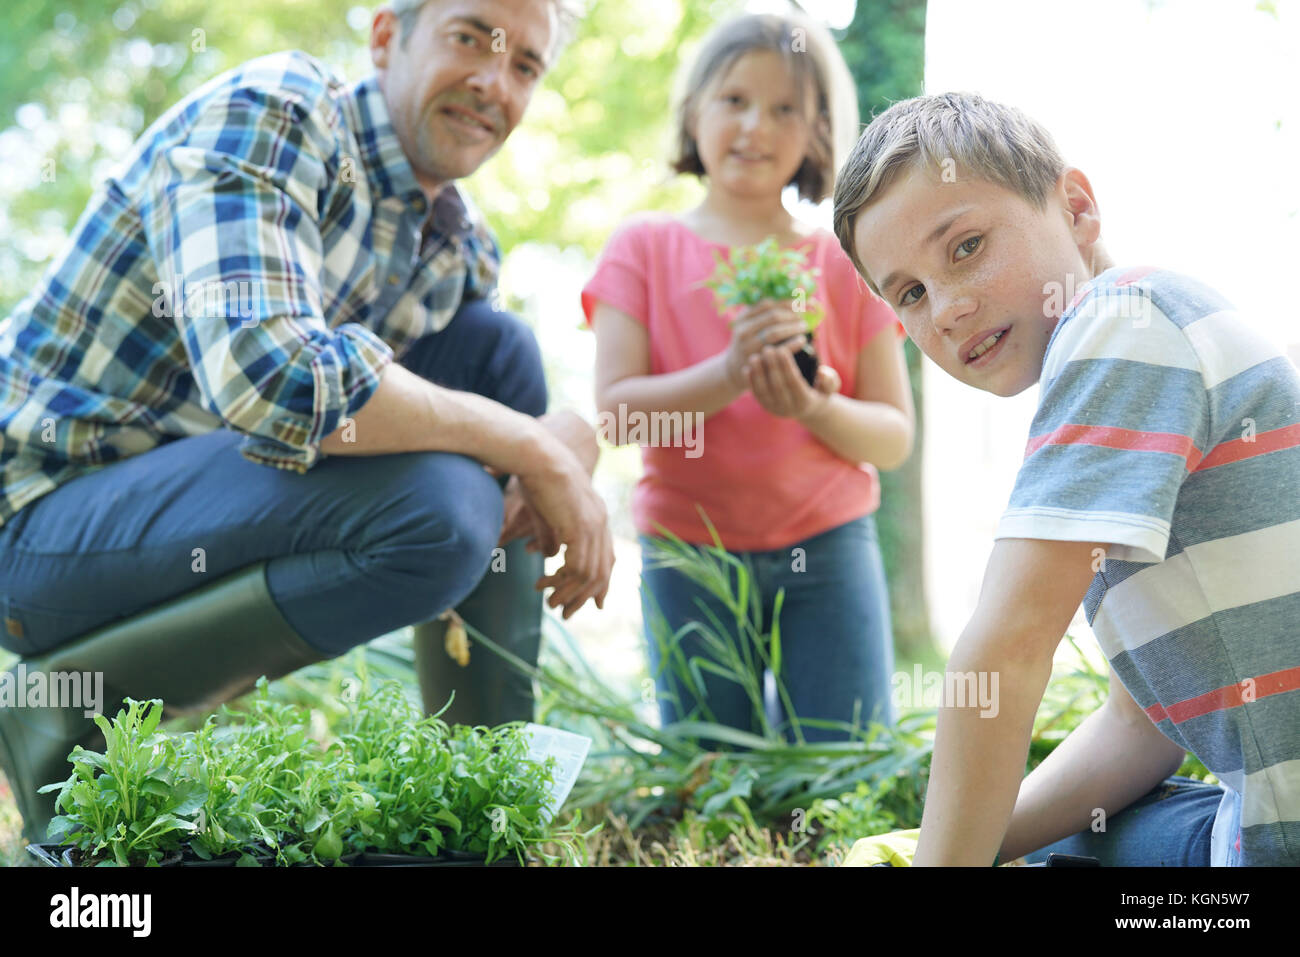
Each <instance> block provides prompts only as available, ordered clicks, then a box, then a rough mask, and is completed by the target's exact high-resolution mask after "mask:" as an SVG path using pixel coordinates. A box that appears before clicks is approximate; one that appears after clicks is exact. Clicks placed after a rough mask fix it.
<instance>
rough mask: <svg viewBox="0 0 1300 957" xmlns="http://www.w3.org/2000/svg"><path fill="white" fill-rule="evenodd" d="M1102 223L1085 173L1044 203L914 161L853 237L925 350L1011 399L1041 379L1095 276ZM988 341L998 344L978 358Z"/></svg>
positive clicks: (1069, 174)
mask: <svg viewBox="0 0 1300 957" xmlns="http://www.w3.org/2000/svg"><path fill="white" fill-rule="evenodd" d="M949 179H951V177H949ZM1100 229H1101V223H1100V219H1099V218H1098V216H1097V208H1096V205H1095V202H1094V201H1093V197H1092V188H1091V186H1090V185H1089V184H1088V180H1087V178H1086V177H1084V176H1083V174H1082V173H1080V172H1079V171H1078V170H1073V169H1071V170H1066V172H1065V173H1064V174H1062V176H1061V178H1060V179H1059V180H1058V181H1057V184H1056V188H1055V190H1054V191H1053V192H1052V193H1051V194H1050V195H1049V197H1048V201H1047V204H1046V207H1045V208H1044V209H1043V210H1041V211H1040V210H1038V209H1036V208H1035V207H1034V206H1033V204H1031V203H1029V202H1028V201H1027V200H1025V199H1024V198H1022V197H1021V196H1020V195H1019V194H1018V193H1015V192H1012V191H1011V190H1008V189H1006V188H1004V187H1002V186H998V185H996V184H994V183H990V182H988V181H986V180H981V179H975V178H973V177H969V176H965V175H963V174H961V173H960V172H959V173H958V175H957V179H956V182H944V181H943V177H942V175H941V174H938V173H937V172H931V171H928V170H924V169H913V170H911V171H905V172H903V173H900V174H899V177H898V179H897V180H896V181H895V182H894V183H892V184H891V185H889V186H888V187H886V189H885V190H884V192H883V194H882V195H881V196H880V197H879V198H877V199H874V200H872V202H871V203H870V204H868V205H867V206H866V207H864V208H863V209H862V210H861V211H860V212H859V213H858V217H857V222H856V223H855V224H854V231H853V239H854V245H855V248H856V250H857V254H858V258H859V259H860V260H861V261H862V264H863V268H864V269H865V270H866V273H867V275H868V276H869V277H870V279H871V280H872V282H873V283H874V284H875V285H876V287H877V288H878V289H879V290H880V294H881V295H882V296H883V297H884V299H885V301H886V302H888V303H889V304H890V306H892V307H893V309H894V311H895V312H896V313H898V318H899V320H900V321H901V322H902V323H903V327H904V328H905V329H906V330H907V334H908V335H909V336H911V338H912V341H913V342H915V343H916V344H917V346H918V347H919V348H920V349H921V351H922V352H924V353H925V354H926V355H927V356H929V357H930V358H931V359H933V360H934V361H935V362H936V363H937V364H938V365H939V366H940V367H941V368H942V369H943V370H944V371H945V372H947V373H948V374H949V375H951V376H952V377H953V378H955V379H958V380H960V381H961V382H965V383H967V384H968V385H972V386H974V387H975V388H977V389H983V390H984V391H985V392H992V393H993V394H994V395H1000V396H1011V395H1017V394H1018V393H1020V392H1023V391H1024V390H1025V389H1027V388H1029V387H1030V386H1031V385H1033V384H1034V383H1035V382H1037V381H1038V378H1039V375H1040V374H1041V372H1042V368H1043V357H1044V355H1045V354H1046V352H1047V343H1048V341H1049V340H1050V339H1051V336H1052V331H1053V330H1054V329H1055V328H1056V323H1057V321H1058V320H1059V319H1060V318H1061V314H1062V313H1063V312H1064V306H1065V305H1067V304H1068V301H1069V299H1070V298H1071V297H1072V296H1073V292H1074V290H1076V289H1077V288H1079V287H1081V286H1082V285H1083V284H1084V283H1085V282H1087V281H1088V280H1089V279H1091V278H1092V274H1091V272H1090V271H1089V269H1088V266H1087V262H1088V256H1087V252H1088V250H1089V248H1090V247H1091V246H1092V245H1093V244H1094V243H1095V242H1096V241H1097V239H1098V236H1099V233H1100ZM997 333H1002V335H1001V336H1000V338H999V339H998V340H997V342H996V344H994V345H993V346H992V348H988V347H987V339H988V338H989V337H990V336H992V335H995V334H997ZM977 347H983V348H986V349H987V351H986V352H984V353H983V354H982V355H980V356H979V357H977V358H975V359H973V360H972V359H971V357H970V353H971V351H972V350H973V349H976V348H977Z"/></svg>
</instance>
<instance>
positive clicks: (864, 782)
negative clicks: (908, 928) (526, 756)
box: [0, 542, 1214, 866]
mask: <svg viewBox="0 0 1300 957" xmlns="http://www.w3.org/2000/svg"><path fill="white" fill-rule="evenodd" d="M659 560H660V561H662V562H665V563H671V564H673V565H674V567H677V568H678V569H679V570H681V571H683V573H685V574H688V575H689V576H691V577H692V578H693V579H694V580H696V581H697V582H699V583H700V584H701V585H703V586H704V587H705V588H706V589H708V590H709V591H711V592H712V593H713V594H714V595H715V596H716V597H717V598H719V599H720V600H721V601H722V603H723V605H724V606H725V607H726V609H727V614H726V616H725V619H724V620H719V619H718V618H717V617H715V616H704V618H703V619H702V620H701V621H698V622H695V623H693V624H691V625H689V626H687V627H688V628H690V629H691V630H692V631H694V632H695V633H696V634H698V635H700V636H701V637H702V638H703V639H704V640H705V642H706V644H707V645H708V646H709V647H710V648H711V649H712V653H713V655H714V657H715V663H714V664H713V666H712V667H713V673H714V674H715V675H721V676H722V677H725V678H727V679H728V680H734V681H737V682H739V683H741V684H742V685H743V686H744V687H745V688H746V691H747V694H748V696H749V698H750V700H751V702H752V703H753V705H754V708H755V725H754V727H756V728H758V729H759V730H758V733H755V734H750V733H745V732H740V731H737V730H735V729H732V728H726V727H722V726H719V725H716V724H714V723H712V722H711V721H710V720H709V718H710V717H711V716H710V714H709V712H708V708H707V704H708V702H707V698H705V697H704V696H703V694H702V688H703V686H702V683H701V681H700V676H701V673H702V672H701V665H700V663H699V662H693V661H684V660H682V657H681V656H680V655H677V656H673V655H672V654H671V653H668V654H666V655H664V659H663V660H666V661H668V662H669V666H670V667H673V668H675V669H677V674H678V677H679V678H680V679H681V680H682V682H683V685H684V686H685V687H686V688H687V689H689V690H690V691H691V693H692V694H693V695H694V696H695V701H694V705H695V708H694V709H693V713H691V714H690V720H686V721H681V722H677V723H676V724H674V725H669V726H668V727H659V726H658V723H657V721H656V720H655V715H654V713H653V712H654V711H655V709H654V707H653V705H652V704H650V703H648V702H647V701H645V700H642V698H641V696H640V695H639V694H638V693H637V692H638V685H637V684H636V683H635V682H633V683H630V684H629V683H628V682H624V686H620V687H611V685H610V683H609V682H607V681H606V680H604V679H603V677H602V676H601V675H600V674H598V673H597V672H596V671H595V670H594V669H593V668H592V667H591V665H590V664H589V663H588V661H587V659H586V658H585V657H584V655H583V653H582V650H581V648H580V647H579V645H578V643H577V642H576V641H575V640H574V638H573V636H572V635H571V634H570V633H569V632H568V631H567V629H566V628H565V627H564V625H563V624H562V623H561V622H560V621H559V619H557V618H555V617H554V616H552V615H549V614H548V615H547V616H546V618H545V620H544V626H545V627H544V633H545V636H546V640H545V642H544V648H543V654H542V657H541V660H540V661H539V663H538V665H537V666H536V667H532V666H529V665H528V664H526V663H524V662H522V661H519V660H518V659H513V660H512V657H511V656H510V655H509V653H508V652H506V651H505V650H504V649H501V648H499V647H498V646H496V645H495V644H494V643H493V642H492V641H491V639H490V638H488V636H486V635H482V634H481V633H479V632H477V631H476V630H475V629H473V628H472V627H471V626H467V628H468V630H469V631H470V634H471V638H472V639H473V640H474V641H476V642H478V643H479V644H480V646H481V647H482V648H484V649H486V650H487V651H489V652H492V653H495V654H498V655H500V656H501V657H502V658H503V660H505V661H506V662H507V663H509V664H510V665H511V666H512V667H514V668H516V669H518V670H520V671H522V672H523V673H525V674H527V675H528V676H529V677H530V678H531V679H532V680H533V681H534V688H535V692H536V695H537V700H538V720H539V721H541V722H543V723H548V724H552V725H555V726H557V727H563V728H566V729H568V730H572V731H576V732H578V733H581V734H586V735H587V736H589V737H591V738H592V739H593V742H594V744H593V748H592V752H591V754H590V756H589V758H588V762H587V765H586V767H585V769H584V773H583V775H582V777H581V779H580V780H579V782H578V785H577V786H576V787H575V789H574V792H573V793H572V794H571V796H570V798H569V801H568V802H567V804H566V811H567V810H570V809H574V808H581V809H582V810H583V820H584V821H586V822H588V823H590V822H602V823H603V827H602V828H601V829H600V831H598V832H597V833H595V834H594V835H592V836H591V837H589V838H588V839H587V847H586V849H587V859H588V861H589V862H590V863H593V864H606V865H627V866H833V865H835V864H838V863H839V861H841V860H842V859H843V855H844V853H845V852H846V850H847V848H848V846H850V845H851V843H852V840H853V839H855V838H857V837H863V836H868V835H869V834H874V833H881V832H884V831H890V830H896V829H907V828H912V827H916V826H918V825H919V823H920V814H921V806H922V798H923V795H924V791H925V781H926V774H927V771H928V762H929V756H930V751H931V748H932V742H933V730H934V720H935V712H934V711H932V710H930V711H926V710H915V709H914V710H903V711H902V712H901V716H900V719H899V721H898V723H897V725H896V726H895V727H893V728H884V727H882V726H879V725H868V726H860V725H858V724H855V723H852V722H850V723H845V724H843V725H842V726H841V728H842V730H843V731H844V732H845V736H846V740H844V741H840V742H831V743H825V744H823V743H812V744H809V743H805V742H804V740H803V735H802V734H801V723H800V722H799V720H798V718H797V716H796V717H795V718H794V719H793V720H792V721H791V722H790V723H789V725H788V726H783V727H776V726H773V724H772V723H771V722H770V721H769V720H768V716H767V714H766V713H765V709H764V707H763V695H762V683H761V679H760V678H758V677H757V676H758V675H760V674H761V671H762V669H763V668H769V669H771V670H772V671H773V672H774V674H775V676H776V678H777V684H778V690H779V688H780V672H781V647H780V632H779V625H778V626H774V627H773V628H772V629H771V631H769V632H768V633H761V632H760V631H759V629H758V627H757V626H756V624H755V623H756V622H757V621H761V616H759V615H758V609H759V604H758V602H759V600H760V596H758V595H757V594H756V592H755V590H754V589H753V587H752V583H751V582H750V580H749V578H748V575H747V570H746V569H745V568H744V567H743V566H742V565H740V564H739V563H736V562H735V561H734V559H732V558H731V556H728V555H727V554H726V553H725V552H724V551H722V550H721V549H713V550H710V549H709V548H707V547H704V548H697V547H695V546H687V545H684V544H682V543H672V542H670V543H669V545H668V546H667V547H666V548H665V550H664V552H663V554H662V555H661V556H660V558H659ZM776 600H777V601H778V602H779V600H780V596H777V597H776ZM654 630H655V631H657V632H658V635H659V640H661V641H662V642H663V643H664V647H665V651H668V652H671V645H672V644H673V638H674V637H680V634H681V633H680V632H679V634H678V635H677V636H673V635H669V634H666V633H665V630H664V628H663V627H662V623H661V622H660V624H659V625H658V626H657V627H656V628H655V629H654ZM408 636H409V632H406V631H403V632H398V633H394V634H392V635H386V636H383V637H381V638H378V639H376V640H374V641H372V642H370V643H369V644H368V645H366V646H362V647H361V648H358V649H355V650H353V651H352V652H349V653H348V654H347V655H345V656H342V657H340V658H337V659H334V660H332V661H329V662H324V663H322V664H319V665H313V666H311V667H309V668H305V669H302V670H301V671H299V672H297V673H295V674H294V675H291V676H289V677H286V678H284V679H281V680H280V681H277V682H273V683H272V684H271V695H272V697H273V698H274V699H275V700H276V701H280V702H284V703H291V704H294V705H296V706H298V707H301V708H303V709H305V710H306V712H307V714H308V716H309V720H308V727H309V729H310V732H309V733H310V734H311V736H312V737H313V738H314V739H316V740H318V741H321V742H324V741H326V740H328V739H329V738H330V737H332V736H333V735H334V734H335V733H336V731H337V728H338V727H339V725H340V723H341V722H342V721H343V719H344V718H345V716H346V714H347V711H348V707H347V702H348V701H349V700H354V696H355V694H356V693H357V690H358V688H359V687H361V686H362V685H363V684H365V683H367V682H369V681H371V680H383V679H390V678H391V679H397V680H398V681H399V682H401V684H402V687H403V690H404V692H405V693H406V695H407V696H408V697H409V698H410V700H411V701H412V702H416V703H418V702H419V690H418V684H417V682H416V679H415V674H414V663H413V662H414V656H413V652H412V649H411V646H410V642H409V637H408ZM1067 641H1068V644H1069V646H1070V648H1071V649H1072V651H1073V654H1072V655H1071V654H1069V653H1066V654H1064V655H1062V656H1061V657H1060V659H1058V670H1057V671H1056V673H1055V674H1054V676H1053V680H1052V682H1051V683H1050V684H1049V687H1048V691H1047V694H1046V696H1045V697H1044V700H1043V702H1042V704H1041V705H1040V707H1039V711H1038V715H1037V717H1036V719H1035V722H1034V733H1033V737H1032V740H1031V747H1030V755H1029V768H1032V767H1034V766H1036V765H1037V764H1038V763H1040V762H1041V761H1042V760H1043V759H1044V758H1046V756H1047V755H1048V754H1050V753H1051V751H1052V750H1053V749H1054V748H1055V747H1056V746H1057V745H1058V744H1059V743H1060V741H1062V740H1063V739H1064V738H1065V736H1066V735H1068V734H1069V732H1070V731H1071V730H1073V728H1074V727H1076V726H1077V725H1078V724H1079V723H1080V722H1081V721H1082V720H1083V718H1084V717H1086V715H1087V714H1089V713H1091V712H1092V711H1093V710H1095V708H1096V707H1098V706H1099V705H1100V704H1101V703H1102V701H1104V699H1105V696H1106V693H1107V691H1106V688H1107V673H1106V667H1105V663H1104V661H1101V660H1100V659H1098V658H1097V657H1096V656H1095V655H1089V654H1085V653H1084V651H1083V650H1082V649H1080V648H1079V646H1078V644H1077V643H1076V642H1075V641H1074V640H1073V639H1067ZM10 663H11V662H6V661H3V660H0V667H8V666H9V664H10ZM920 664H921V665H922V668H923V670H924V671H941V670H942V667H943V663H942V662H941V661H940V662H936V661H924V662H920ZM912 665H913V662H910V661H902V660H900V661H899V664H898V667H899V670H900V671H905V672H910V670H911V668H912ZM687 704H688V705H689V704H691V703H690V702H687ZM230 707H231V708H232V709H234V710H240V709H246V708H247V707H248V702H247V700H246V699H244V700H242V701H236V702H233V703H231V705H230ZM202 720H203V717H202V716H196V717H191V718H188V719H180V720H177V721H174V722H169V723H168V725H167V727H169V728H171V729H174V730H193V729H194V728H196V727H198V726H199V725H200V724H201V723H202ZM706 742H707V744H706ZM1179 773H1180V774H1183V775H1186V776H1189V777H1194V778H1198V779H1201V780H1209V781H1213V780H1214V779H1213V777H1212V776H1210V775H1209V774H1208V772H1207V771H1206V769H1205V768H1204V767H1203V766H1202V765H1201V764H1200V762H1199V761H1197V760H1196V759H1195V758H1193V757H1191V756H1190V755H1189V757H1188V760H1187V761H1186V762H1185V763H1184V765H1183V766H1182V767H1181V768H1180V769H1179ZM563 816H564V815H562V817H563ZM22 844H23V841H22V839H21V821H20V820H19V818H18V814H17V811H16V809H15V807H14V804H13V802H12V796H11V795H9V794H8V789H7V787H6V785H5V783H4V782H3V779H2V778H0V865H27V864H28V863H29V861H30V860H31V859H30V858H29V856H28V855H27V854H26V853H25V852H24V851H23V849H22ZM32 863H34V861H32Z"/></svg>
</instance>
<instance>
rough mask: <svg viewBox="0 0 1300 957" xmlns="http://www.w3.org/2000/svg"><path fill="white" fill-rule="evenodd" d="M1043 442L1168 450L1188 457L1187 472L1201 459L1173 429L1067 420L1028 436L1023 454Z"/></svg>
mask: <svg viewBox="0 0 1300 957" xmlns="http://www.w3.org/2000/svg"><path fill="white" fill-rule="evenodd" d="M1044 445H1098V446H1102V447H1104V448H1108V449H1126V450H1130V451H1135V452H1169V453H1170V454H1172V455H1178V456H1182V457H1183V458H1185V459H1187V470H1188V471H1189V472H1190V471H1192V470H1194V469H1195V468H1196V465H1197V463H1198V462H1200V460H1201V452H1200V450H1199V449H1197V447H1196V445H1195V443H1193V442H1192V440H1191V439H1189V438H1188V437H1187V436H1185V435H1179V434H1178V433H1176V432H1138V431H1136V430H1135V429H1118V428H1114V427H1113V426H1108V425H1074V424H1073V423H1066V424H1065V425H1062V426H1060V427H1059V428H1057V429H1056V430H1055V431H1053V432H1049V433H1047V434H1045V435H1040V436H1037V437H1035V438H1031V439H1030V440H1029V444H1028V445H1027V446H1026V447H1025V458H1029V456H1031V455H1033V454H1034V453H1035V452H1037V451H1038V450H1039V449H1040V448H1042V447H1043V446H1044Z"/></svg>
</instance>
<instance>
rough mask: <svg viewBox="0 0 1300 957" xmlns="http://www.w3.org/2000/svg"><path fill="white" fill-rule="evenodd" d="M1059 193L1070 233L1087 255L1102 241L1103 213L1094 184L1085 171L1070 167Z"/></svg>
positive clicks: (1059, 184) (1058, 190)
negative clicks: (1094, 192) (1098, 205)
mask: <svg viewBox="0 0 1300 957" xmlns="http://www.w3.org/2000/svg"><path fill="white" fill-rule="evenodd" d="M1057 193H1058V195H1059V196H1060V198H1061V200H1062V202H1063V203H1064V209H1065V212H1066V214H1067V216H1068V225H1069V227H1070V232H1071V233H1072V234H1073V235H1074V238H1075V242H1076V243H1077V244H1078V246H1079V251H1080V252H1082V253H1086V252H1087V251H1088V250H1089V249H1091V248H1092V247H1093V246H1094V245H1095V244H1096V243H1097V241H1098V240H1099V239H1101V213H1100V211H1099V210H1098V209H1097V198H1096V196H1095V195H1094V194H1093V192H1092V183H1090V182H1088V177H1087V176H1085V175H1084V173H1083V170H1080V169H1076V168H1074V167H1073V166H1070V167H1067V168H1066V170H1065V172H1063V173H1062V174H1061V178H1060V180H1059V181H1058V182H1057Z"/></svg>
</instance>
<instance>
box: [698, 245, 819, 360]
mask: <svg viewBox="0 0 1300 957" xmlns="http://www.w3.org/2000/svg"><path fill="white" fill-rule="evenodd" d="M713 258H714V259H715V260H716V262H717V268H716V269H715V270H714V272H713V275H712V276H711V277H710V278H709V279H708V280H706V281H705V282H704V284H703V285H705V286H707V287H708V288H710V289H712V290H713V295H714V297H715V298H716V299H717V303H718V311H719V312H724V311H726V310H728V309H732V308H734V307H736V306H752V305H754V304H755V303H760V302H767V301H773V302H788V303H790V304H791V307H792V308H793V309H794V310H795V311H796V312H798V313H801V314H802V315H803V321H804V325H805V326H806V327H807V331H806V332H805V333H804V344H803V348H802V349H800V350H799V351H798V352H795V353H794V361H795V364H796V365H797V366H798V367H799V372H800V373H801V374H802V375H803V377H804V380H805V381H806V382H807V383H808V384H809V385H813V384H814V383H815V382H816V381H817V367H818V366H819V365H820V364H821V362H820V360H819V359H818V356H817V351H816V349H814V348H813V333H814V332H815V331H816V329H817V326H818V324H820V322H821V321H822V319H823V318H824V317H825V311H824V310H823V309H822V307H821V304H820V303H819V302H818V300H817V299H816V298H815V297H816V294H817V274H818V270H817V269H815V268H812V269H810V268H809V267H808V261H807V259H806V258H805V257H804V254H803V253H801V252H800V251H799V250H797V249H782V248H781V247H780V246H779V245H777V241H776V239H775V237H768V238H767V239H765V240H763V241H762V242H761V243H759V244H758V245H756V246H738V247H736V248H734V249H732V250H731V255H730V258H729V259H723V258H722V256H721V254H719V253H718V252H716V251H715V252H714V254H713Z"/></svg>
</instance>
